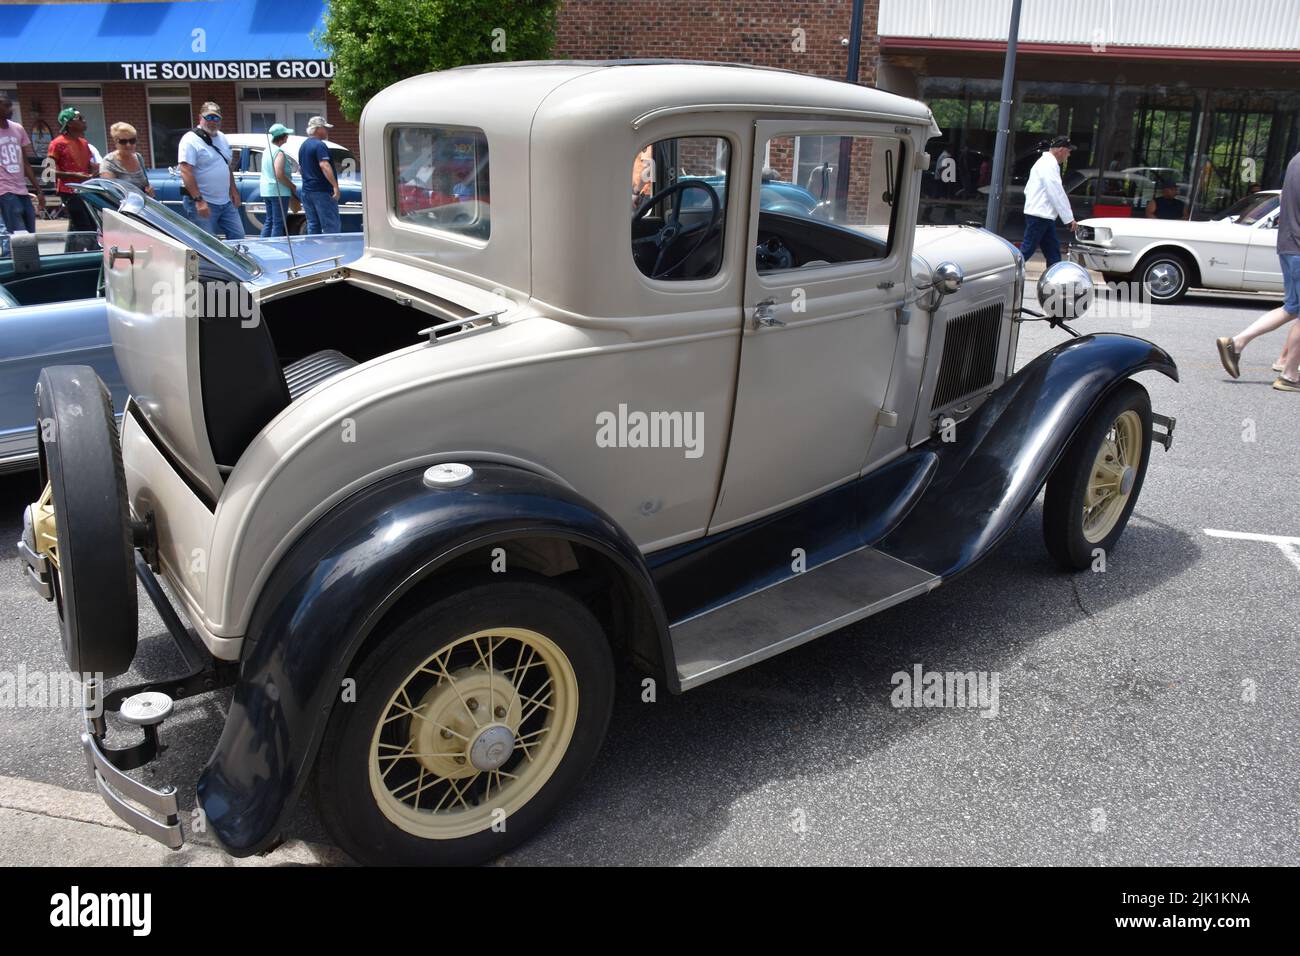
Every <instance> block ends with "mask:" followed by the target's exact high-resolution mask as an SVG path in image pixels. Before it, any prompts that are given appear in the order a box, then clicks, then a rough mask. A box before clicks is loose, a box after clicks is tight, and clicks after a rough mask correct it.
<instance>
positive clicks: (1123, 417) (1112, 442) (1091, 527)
mask: <svg viewBox="0 0 1300 956" xmlns="http://www.w3.org/2000/svg"><path fill="white" fill-rule="evenodd" d="M1142 446H1143V443H1142V419H1141V418H1140V417H1139V416H1138V413H1137V412H1135V411H1133V410H1131V409H1130V410H1128V411H1125V412H1123V413H1121V414H1120V416H1119V417H1118V418H1116V419H1115V421H1114V422H1113V423H1111V426H1110V428H1109V430H1107V432H1106V434H1105V437H1104V438H1103V439H1102V442H1101V447H1100V448H1099V449H1097V457H1096V458H1095V459H1094V460H1093V463H1092V473H1091V475H1090V477H1089V479H1088V486H1087V489H1086V491H1085V493H1084V502H1083V536H1084V537H1085V538H1086V539H1087V540H1088V541H1090V542H1094V543H1095V542H1098V541H1101V540H1103V539H1104V538H1105V537H1106V536H1107V535H1108V534H1110V532H1111V530H1112V529H1113V528H1114V527H1115V523H1116V522H1117V521H1118V520H1119V516H1120V515H1121V514H1122V513H1123V512H1124V507H1125V505H1127V504H1128V499H1129V496H1130V495H1131V494H1132V493H1133V484H1134V479H1135V477H1136V475H1137V471H1138V466H1139V465H1141V463H1142V462H1141V457H1142Z"/></svg>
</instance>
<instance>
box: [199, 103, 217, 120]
mask: <svg viewBox="0 0 1300 956" xmlns="http://www.w3.org/2000/svg"><path fill="white" fill-rule="evenodd" d="M213 113H215V114H216V115H217V116H220V115H221V107H220V106H218V105H217V104H216V103H213V102H211V101H209V102H207V103H204V104H203V106H202V107H201V108H200V109H199V115H200V116H208V115H210V114H213Z"/></svg>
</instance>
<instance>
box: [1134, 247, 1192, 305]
mask: <svg viewBox="0 0 1300 956" xmlns="http://www.w3.org/2000/svg"><path fill="white" fill-rule="evenodd" d="M1134 274H1135V275H1136V276H1137V278H1138V281H1139V282H1141V283H1142V286H1143V288H1144V289H1145V291H1146V294H1147V296H1148V298H1150V300H1151V301H1152V302H1157V303H1159V304H1161V305H1173V304H1174V303H1175V302H1178V301H1180V300H1181V299H1182V298H1183V296H1185V295H1186V294H1187V289H1188V288H1189V287H1190V286H1191V283H1192V279H1191V269H1190V267H1189V266H1188V264H1187V259H1186V258H1184V257H1183V256H1182V255H1180V254H1179V253H1177V252H1153V253H1151V254H1149V255H1148V256H1146V257H1145V258H1144V259H1143V260H1142V261H1141V262H1139V263H1138V267H1137V269H1136V270H1134Z"/></svg>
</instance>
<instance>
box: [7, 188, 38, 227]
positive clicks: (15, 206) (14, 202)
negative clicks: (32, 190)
mask: <svg viewBox="0 0 1300 956" xmlns="http://www.w3.org/2000/svg"><path fill="white" fill-rule="evenodd" d="M0 218H3V219H4V224H5V228H7V229H8V230H9V231H10V232H19V231H21V230H23V229H26V230H27V231H28V232H35V231H36V207H35V206H33V205H32V200H31V198H30V197H29V196H28V195H27V194H26V193H23V194H22V195H21V196H20V195H18V193H5V194H4V195H3V196H0Z"/></svg>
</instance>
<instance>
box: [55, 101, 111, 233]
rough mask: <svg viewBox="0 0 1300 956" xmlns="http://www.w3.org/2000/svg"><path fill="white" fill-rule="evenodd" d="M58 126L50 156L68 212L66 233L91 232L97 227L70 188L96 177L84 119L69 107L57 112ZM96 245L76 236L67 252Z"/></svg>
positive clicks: (64, 205) (83, 202)
mask: <svg viewBox="0 0 1300 956" xmlns="http://www.w3.org/2000/svg"><path fill="white" fill-rule="evenodd" d="M59 126H60V128H61V129H62V132H61V133H60V134H59V135H58V136H56V137H55V138H54V140H53V141H52V142H51V143H50V152H49V157H50V159H52V160H53V161H54V168H55V179H56V181H57V182H58V193H59V199H60V200H61V201H62V202H63V208H64V209H66V210H68V231H69V232H90V233H93V232H95V231H96V230H97V228H98V227H97V225H96V223H95V217H94V216H92V215H91V214H90V209H89V208H88V207H87V206H86V201H85V200H84V199H82V198H81V197H80V196H78V195H77V194H76V193H74V192H73V191H72V187H71V185H70V184H71V183H76V182H84V181H85V180H87V179H93V178H94V177H95V176H97V175H99V166H98V164H97V163H96V162H95V158H94V156H92V155H91V152H90V144H89V143H87V142H86V136H85V133H86V120H85V119H84V118H83V117H82V115H81V112H80V110H77V109H75V108H74V107H71V106H69V107H67V108H66V109H64V110H63V111H62V112H61V113H59ZM96 246H97V243H96V242H95V240H94V239H93V238H91V239H89V240H87V239H84V238H82V237H78V238H76V239H71V240H69V241H68V244H67V251H68V252H80V251H82V250H84V249H94V248H96Z"/></svg>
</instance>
